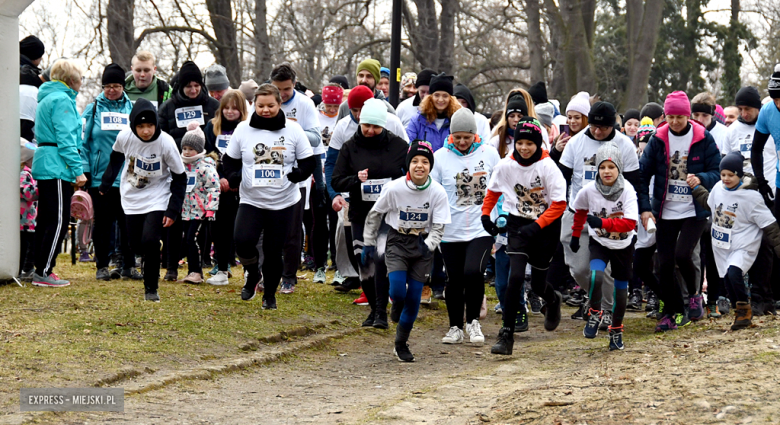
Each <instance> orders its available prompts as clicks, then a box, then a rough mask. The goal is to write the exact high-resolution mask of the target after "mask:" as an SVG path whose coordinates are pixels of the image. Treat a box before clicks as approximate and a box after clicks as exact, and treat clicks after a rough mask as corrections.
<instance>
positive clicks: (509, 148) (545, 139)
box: [488, 131, 550, 158]
mask: <svg viewBox="0 0 780 425" xmlns="http://www.w3.org/2000/svg"><path fill="white" fill-rule="evenodd" d="M499 137H500V136H499V135H495V136H493V137H491V138H490V141H489V142H488V144H489V145H490V146H493V147H494V148H495V149H496V150H498V147H499V143H498V139H499ZM549 139H550V136H549V135H548V134H547V132H546V131H543V132H542V141H543V142H544V143H542V147H543V148H544V149H546V150H548V151H549V150H550V140H549ZM504 143H505V144H506V155H504V158H506V157H508V156H509V155H510V154H511V153H512V152H514V150H515V147H514V145H513V144H514V143H515V139H514V138H512V137H509V136H507V138H506V140H504Z"/></svg>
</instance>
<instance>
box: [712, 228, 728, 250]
mask: <svg viewBox="0 0 780 425" xmlns="http://www.w3.org/2000/svg"><path fill="white" fill-rule="evenodd" d="M711 234H712V246H717V247H718V248H723V249H729V248H731V229H727V228H725V227H720V226H716V225H714V224H713V225H712V232H711Z"/></svg>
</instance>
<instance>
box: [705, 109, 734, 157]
mask: <svg viewBox="0 0 780 425" xmlns="http://www.w3.org/2000/svg"><path fill="white" fill-rule="evenodd" d="M712 120H713V121H715V118H712ZM709 131H710V134H711V135H712V138H713V139H715V145H716V146H717V147H718V150H719V151H720V154H721V155H725V154H727V153H729V152H730V151H729V150H728V144H727V143H726V135H727V134H728V132H729V128H728V127H726V126H725V125H723V124H721V123H719V122H717V121H715V127H712V130H709Z"/></svg>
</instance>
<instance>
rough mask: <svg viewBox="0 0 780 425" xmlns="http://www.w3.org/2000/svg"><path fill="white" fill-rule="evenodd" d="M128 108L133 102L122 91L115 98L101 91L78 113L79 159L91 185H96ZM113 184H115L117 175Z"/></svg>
mask: <svg viewBox="0 0 780 425" xmlns="http://www.w3.org/2000/svg"><path fill="white" fill-rule="evenodd" d="M132 110H133V103H132V102H131V101H130V98H128V97H127V95H126V94H123V95H122V97H120V98H119V99H117V100H108V99H107V98H106V96H105V94H104V93H100V95H98V97H97V99H95V102H93V103H90V104H89V105H87V107H86V108H85V109H84V113H83V114H81V120H82V122H83V128H82V131H81V138H82V139H81V140H82V141H81V162H82V166H83V167H84V172H85V173H91V174H92V186H91V187H93V188H96V187H99V186H100V181H101V180H102V178H103V172H104V171H105V170H106V167H108V161H109V157H110V156H111V152H112V151H113V150H114V143H115V142H116V138H117V136H118V135H119V132H120V131H122V130H124V129H125V128H127V127H128V124H129V120H130V112H132ZM113 186H114V187H119V180H118V179H117V180H116V181H114V185H113Z"/></svg>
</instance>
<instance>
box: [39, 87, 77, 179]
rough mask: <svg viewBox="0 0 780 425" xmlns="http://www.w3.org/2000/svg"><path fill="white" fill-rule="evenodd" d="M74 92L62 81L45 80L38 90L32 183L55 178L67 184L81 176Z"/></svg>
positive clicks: (75, 93)
mask: <svg viewBox="0 0 780 425" xmlns="http://www.w3.org/2000/svg"><path fill="white" fill-rule="evenodd" d="M77 94H78V93H77V92H76V91H75V90H73V89H71V88H70V87H68V86H67V85H66V84H65V83H63V82H62V81H49V82H46V83H44V84H43V85H41V88H40V89H39V90H38V109H37V110H36V112H35V124H36V125H35V136H36V140H37V141H38V150H37V151H36V153H35V157H34V158H33V166H32V174H33V177H34V178H35V179H36V180H52V179H59V180H64V181H67V182H70V183H75V182H76V177H78V176H80V175H82V174H83V173H84V169H83V167H82V165H81V156H79V149H81V119H80V118H79V113H78V110H76V95H77Z"/></svg>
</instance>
